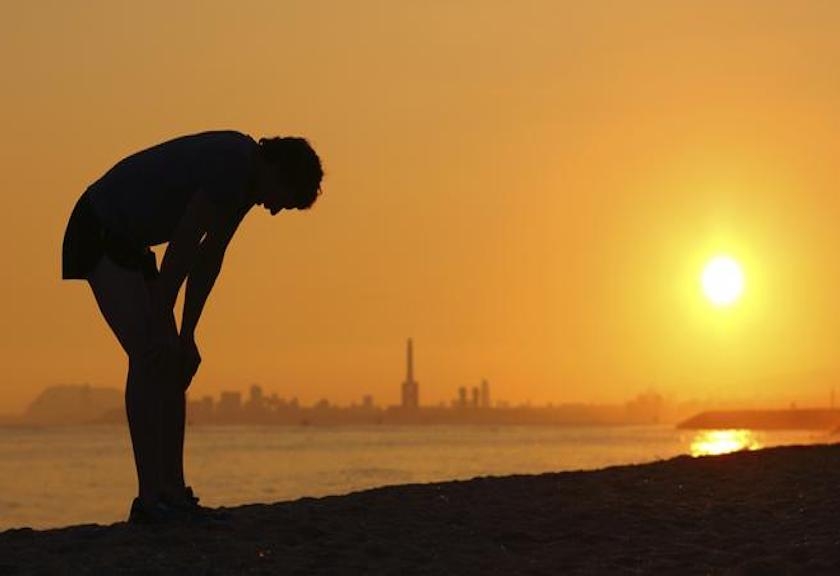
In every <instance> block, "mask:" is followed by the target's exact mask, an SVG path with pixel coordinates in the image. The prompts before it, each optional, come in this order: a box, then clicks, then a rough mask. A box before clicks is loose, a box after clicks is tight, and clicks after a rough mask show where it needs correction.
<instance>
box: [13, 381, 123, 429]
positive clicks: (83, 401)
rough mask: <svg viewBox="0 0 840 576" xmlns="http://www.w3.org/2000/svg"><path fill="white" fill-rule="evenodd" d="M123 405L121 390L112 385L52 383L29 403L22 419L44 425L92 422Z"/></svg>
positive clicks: (103, 417) (99, 419)
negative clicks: (55, 384)
mask: <svg viewBox="0 0 840 576" xmlns="http://www.w3.org/2000/svg"><path fill="white" fill-rule="evenodd" d="M122 407H123V393H122V392H121V391H120V390H116V389H114V388H98V387H94V386H89V385H87V384H82V385H67V386H52V387H50V388H47V389H46V390H44V391H43V392H41V394H40V395H39V396H38V397H37V398H36V399H35V400H34V401H33V402H32V403H31V404H30V405H29V407H28V408H27V409H26V412H25V413H24V415H23V419H22V420H23V421H24V422H26V423H27V424H38V425H45V426H46V425H50V426H52V425H75V424H91V423H95V422H101V421H103V420H104V419H105V416H106V415H107V414H109V413H114V412H115V411H117V410H122Z"/></svg>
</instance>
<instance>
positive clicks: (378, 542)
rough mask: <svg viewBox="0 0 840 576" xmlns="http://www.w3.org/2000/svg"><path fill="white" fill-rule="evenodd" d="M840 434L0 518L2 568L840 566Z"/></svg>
mask: <svg viewBox="0 0 840 576" xmlns="http://www.w3.org/2000/svg"><path fill="white" fill-rule="evenodd" d="M838 488H840V445H837V444H833V445H813V446H786V447H778V448H768V449H763V450H757V451H752V452H739V453H735V454H727V455H723V456H709V457H701V458H692V457H690V456H679V457H676V458H672V459H669V460H662V461H657V462H652V463H648V464H639V465H628V466H613V467H608V468H603V469H599V470H592V471H577V472H558V473H546V474H540V475H534V476H525V475H522V476H502V477H480V478H475V479H472V480H466V481H453V482H444V483H435V484H409V485H400V486H389V487H384V488H375V489H371V490H366V491H363V492H356V493H352V494H348V495H345V496H328V497H323V498H317V499H316V498H304V499H301V500H296V501H291V502H279V503H274V504H249V505H245V506H239V507H235V508H228V509H226V510H227V511H228V512H229V513H230V519H229V520H228V521H227V522H226V523H224V524H222V525H210V526H208V525H188V524H181V525H171V526H164V527H158V528H150V527H137V526H130V525H128V524H126V523H124V522H122V523H117V524H112V525H110V526H100V525H81V526H71V527H66V528H57V529H50V530H43V531H36V530H31V529H27V528H23V529H12V530H7V531H5V532H0V573H2V574H35V573H73V574H102V573H123V574H134V573H136V574H140V573H158V574H176V573H177V574H229V573H249V574H275V573H284V574H559V573H562V574H570V573H571V574H575V573H578V574H592V573H613V574H615V573H617V574H622V573H626V574H632V573H660V574H661V573H681V574H695V573H696V574H706V573H712V574H727V573H731V574H767V573H771V574H772V573H779V574H789V573H792V574H799V573H803V574H829V573H840V498H838V497H837V490H838Z"/></svg>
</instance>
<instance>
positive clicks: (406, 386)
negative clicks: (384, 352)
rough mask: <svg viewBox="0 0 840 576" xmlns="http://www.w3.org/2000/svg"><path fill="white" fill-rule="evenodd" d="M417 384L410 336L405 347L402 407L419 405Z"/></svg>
mask: <svg viewBox="0 0 840 576" xmlns="http://www.w3.org/2000/svg"><path fill="white" fill-rule="evenodd" d="M419 392H420V390H419V386H418V385H417V382H415V381H414V345H413V343H412V341H411V338H409V339H408V347H407V349H406V374H405V382H403V384H402V407H403V408H417V407H418V406H420V394H419Z"/></svg>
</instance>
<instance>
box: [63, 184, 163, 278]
mask: <svg viewBox="0 0 840 576" xmlns="http://www.w3.org/2000/svg"><path fill="white" fill-rule="evenodd" d="M106 255H107V256H108V257H109V258H110V259H111V260H113V261H114V263H115V264H117V265H118V266H122V267H123V268H128V269H130V270H138V271H140V272H142V273H143V276H144V277H145V278H146V279H147V280H153V279H154V278H157V275H158V269H157V264H156V262H155V253H154V252H152V250H151V249H150V248H149V247H148V246H138V245H136V244H135V243H133V242H131V241H130V240H128V239H126V238H124V237H122V236H120V235H119V234H116V233H114V232H112V231H110V230H108V229H106V228H105V227H104V226H102V224H101V222H100V221H99V217H98V216H97V215H96V212H95V211H94V209H93V206H92V205H91V203H90V200H89V199H88V197H87V194H82V197H81V198H79V201H78V202H76V207H75V208H73V213H72V214H71V215H70V221H69V222H68V223H67V230H66V231H65V232H64V246H63V249H62V255H61V277H62V278H64V279H65V280H71V279H78V280H87V278H88V276H90V273H91V272H93V269H94V268H96V265H97V264H98V263H99V260H100V259H101V258H102V257H103V256H106Z"/></svg>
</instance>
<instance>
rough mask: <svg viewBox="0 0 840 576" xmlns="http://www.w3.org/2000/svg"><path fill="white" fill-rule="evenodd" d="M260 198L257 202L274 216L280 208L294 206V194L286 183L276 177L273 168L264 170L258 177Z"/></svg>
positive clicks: (286, 208)
mask: <svg viewBox="0 0 840 576" xmlns="http://www.w3.org/2000/svg"><path fill="white" fill-rule="evenodd" d="M260 192H261V193H260V198H261V200H260V201H259V202H258V204H261V205H262V206H263V208H265V209H266V210H268V211H269V212H271V215H272V216H274V215H275V214H277V213H278V212H280V211H281V210H284V209H285V210H289V209H291V208H294V207H295V205H294V202H293V199H294V195H293V194H292V190H291V189H290V188H289V186H288V185H286V184H284V183H283V182H282V181H281V180H280V178H278V175H277V172H276V171H274V170H264V171H263V172H262V174H261V178H260Z"/></svg>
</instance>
